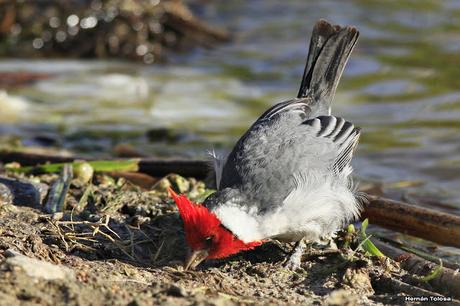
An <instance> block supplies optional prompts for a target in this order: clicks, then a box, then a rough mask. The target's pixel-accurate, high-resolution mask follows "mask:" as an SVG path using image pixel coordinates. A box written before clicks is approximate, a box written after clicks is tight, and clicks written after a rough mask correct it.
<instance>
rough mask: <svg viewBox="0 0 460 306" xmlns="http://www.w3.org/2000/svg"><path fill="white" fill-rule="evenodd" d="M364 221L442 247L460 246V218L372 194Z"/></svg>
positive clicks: (365, 209)
mask: <svg viewBox="0 0 460 306" xmlns="http://www.w3.org/2000/svg"><path fill="white" fill-rule="evenodd" d="M367 198H368V200H369V202H368V203H367V204H365V207H364V211H363V213H362V214H361V218H362V219H363V220H364V219H365V218H368V219H369V223H371V224H376V225H379V226H382V227H385V228H388V229H391V230H394V231H398V232H401V233H406V234H409V235H413V236H417V237H420V238H423V239H426V240H430V241H433V242H436V243H439V244H443V245H450V246H455V247H460V239H459V238H460V216H457V215H452V214H447V213H443V212H440V211H436V210H432V209H427V208H423V207H417V206H414V205H410V204H407V203H404V202H400V201H394V200H390V199H386V198H382V197H377V196H373V195H368V196H367Z"/></svg>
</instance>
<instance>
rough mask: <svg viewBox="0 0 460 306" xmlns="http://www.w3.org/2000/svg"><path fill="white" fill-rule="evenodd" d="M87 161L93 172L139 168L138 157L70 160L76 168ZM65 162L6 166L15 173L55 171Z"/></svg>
mask: <svg viewBox="0 0 460 306" xmlns="http://www.w3.org/2000/svg"><path fill="white" fill-rule="evenodd" d="M84 163H88V164H89V165H90V166H91V167H93V169H94V171H95V172H109V171H132V172H136V171H138V170H139V159H119V160H93V161H88V162H86V161H74V162H72V163H71V164H72V166H73V168H78V167H80V166H81V165H82V164H84ZM65 164H68V163H53V164H43V165H38V166H30V167H20V168H7V170H8V171H10V172H16V173H36V174H39V173H56V172H59V171H61V170H62V168H63V167H64V165H65Z"/></svg>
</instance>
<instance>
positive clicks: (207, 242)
mask: <svg viewBox="0 0 460 306" xmlns="http://www.w3.org/2000/svg"><path fill="white" fill-rule="evenodd" d="M213 238H214V237H213V236H209V237H206V238H205V240H204V241H205V243H206V246H208V247H209V246H211V244H212V239H213Z"/></svg>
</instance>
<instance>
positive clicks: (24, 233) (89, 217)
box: [0, 175, 404, 305]
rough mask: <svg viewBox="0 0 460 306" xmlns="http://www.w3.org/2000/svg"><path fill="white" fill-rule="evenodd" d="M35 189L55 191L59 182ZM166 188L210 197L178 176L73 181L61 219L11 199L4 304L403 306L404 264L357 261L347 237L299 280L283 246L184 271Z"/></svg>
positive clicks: (3, 250)
mask: <svg viewBox="0 0 460 306" xmlns="http://www.w3.org/2000/svg"><path fill="white" fill-rule="evenodd" d="M27 179H28V180H31V181H33V182H34V184H35V183H38V182H40V183H41V184H44V185H47V184H49V183H50V182H52V181H53V180H55V179H56V175H47V176H42V177H39V178H30V177H29V178H27ZM168 185H172V186H173V187H174V188H176V190H179V191H181V192H184V193H186V194H188V195H189V196H190V197H191V198H194V199H196V200H199V199H200V197H201V198H202V197H203V196H204V195H205V194H206V192H207V191H206V189H205V187H204V184H203V183H202V182H197V181H195V180H193V179H191V180H185V179H182V178H180V177H176V176H173V177H169V178H165V179H163V180H161V181H159V182H157V184H155V186H154V187H153V188H151V189H149V190H143V189H141V188H139V187H137V186H135V185H133V184H131V183H129V182H127V181H126V180H125V179H123V178H120V179H112V178H110V177H105V176H99V177H97V178H95V179H93V183H92V184H83V183H80V182H78V181H74V182H73V183H72V185H71V188H70V191H69V195H68V197H67V208H66V211H65V213H55V214H45V213H44V212H43V209H42V207H41V204H40V203H38V204H37V203H35V207H28V206H24V205H21V206H19V205H13V204H11V203H9V202H11V201H10V200H11V199H8V197H7V196H3V204H2V205H1V206H0V304H1V305H19V304H20V305H37V304H39V305H64V304H65V305H158V304H164V305H236V304H238V305H252V304H257V305H259V304H286V305H287V304H305V305H311V304H314V305H376V304H382V303H383V304H401V303H403V296H402V295H399V294H398V293H397V292H395V291H394V289H392V288H386V287H385V286H384V285H382V284H383V282H381V280H382V279H384V278H387V277H401V276H403V275H404V273H403V271H401V270H400V269H399V268H398V264H397V263H395V262H393V261H391V260H389V259H386V260H381V259H378V258H373V257H369V256H365V255H364V254H363V252H362V251H357V252H355V250H356V248H357V246H358V244H359V241H358V239H357V237H355V236H353V235H351V236H350V235H345V234H344V233H342V234H340V235H339V236H338V238H337V239H336V242H337V245H339V251H338V252H332V253H331V252H326V251H322V250H318V249H312V250H310V252H309V253H307V254H305V256H304V261H303V263H302V267H301V268H300V269H297V270H295V271H291V270H289V269H286V268H284V265H283V264H284V260H285V258H286V252H289V251H290V249H291V246H290V245H285V244H279V243H275V242H269V243H266V244H265V245H263V246H261V247H259V248H258V249H256V250H254V251H251V252H246V253H243V254H239V255H237V256H234V257H231V258H229V259H226V260H221V261H211V262H206V263H205V264H203V265H201V266H200V267H199V269H198V270H196V271H184V270H183V268H182V266H181V265H182V261H183V258H184V256H185V253H186V244H185V241H184V236H183V232H182V223H181V220H180V218H179V215H178V213H177V210H176V207H175V205H174V203H173V202H172V200H171V199H170V198H169V196H168V195H167V193H166V192H165V187H167V186H168ZM0 199H1V198H0ZM45 201H46V199H45ZM39 202H40V201H39ZM25 204H27V203H25ZM344 241H348V243H349V246H347V247H344Z"/></svg>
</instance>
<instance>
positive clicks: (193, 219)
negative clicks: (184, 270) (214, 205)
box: [169, 189, 262, 259]
mask: <svg viewBox="0 0 460 306" xmlns="http://www.w3.org/2000/svg"><path fill="white" fill-rule="evenodd" d="M169 193H170V194H171V196H172V198H173V199H174V202H176V205H177V208H178V209H179V213H180V216H181V218H182V221H183V222H184V231H185V238H186V239H187V243H188V245H189V246H190V248H191V249H192V250H201V249H206V250H208V251H209V255H208V257H207V258H208V259H212V258H224V257H227V256H229V255H232V254H235V253H238V252H240V251H243V250H250V249H253V248H254V247H256V246H259V245H261V244H262V242H261V241H254V242H250V243H245V242H243V241H241V240H240V239H238V238H237V237H236V236H235V235H233V234H232V233H231V232H230V231H229V230H227V229H226V228H225V227H223V226H222V224H221V222H220V221H219V219H218V218H217V216H216V215H215V214H213V213H212V212H210V211H209V210H208V209H207V208H206V207H205V206H203V205H199V204H195V203H193V202H191V201H190V200H189V199H187V197H186V196H184V195H177V194H176V193H175V192H174V191H173V190H172V189H169Z"/></svg>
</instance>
